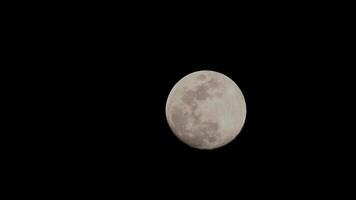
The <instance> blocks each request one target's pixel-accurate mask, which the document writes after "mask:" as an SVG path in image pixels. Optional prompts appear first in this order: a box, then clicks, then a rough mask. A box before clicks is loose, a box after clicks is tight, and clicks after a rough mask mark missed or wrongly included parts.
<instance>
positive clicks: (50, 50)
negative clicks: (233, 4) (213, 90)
mask: <svg viewBox="0 0 356 200" xmlns="http://www.w3.org/2000/svg"><path fill="white" fill-rule="evenodd" d="M272 7H273V6H272ZM135 8H136V9H134V11H132V12H128V11H127V12H123V11H122V10H125V9H122V10H120V11H117V10H111V11H107V12H106V10H105V9H104V10H101V9H100V8H98V9H97V10H91V9H85V8H82V7H80V8H78V7H76V8H75V9H73V10H70V11H68V12H65V13H64V14H63V12H62V11H61V12H58V14H53V13H52V15H53V16H52V15H51V17H49V18H47V17H46V16H48V13H46V14H39V15H38V17H35V18H34V19H33V18H23V19H22V23H23V25H24V28H23V31H26V33H28V34H26V35H25V36H23V35H22V34H21V32H19V37H18V38H19V41H20V42H19V43H21V45H23V46H24V48H21V49H20V50H21V51H23V52H25V53H26V52H31V53H28V54H27V55H29V56H28V57H26V58H22V59H23V61H26V62H27V63H31V65H32V66H34V67H31V68H27V69H25V70H19V73H21V74H22V75H25V76H26V75H27V74H33V76H31V77H30V78H29V79H31V84H29V85H25V86H23V88H24V90H28V91H30V92H29V93H28V95H27V96H26V98H28V99H30V100H28V101H26V103H25V104H26V105H27V106H29V107H30V108H29V109H30V112H27V113H28V114H27V115H25V116H24V118H26V116H27V117H28V118H31V119H32V120H34V121H35V123H29V124H28V127H30V128H31V129H33V130H36V134H33V135H27V136H24V137H23V138H24V141H26V140H28V141H30V140H31V141H35V143H33V145H32V147H31V149H34V150H35V151H28V152H25V153H24V154H25V155H26V156H27V157H29V158H30V161H29V162H30V163H33V165H34V166H36V168H37V170H38V171H40V172H43V171H45V172H46V173H45V174H47V176H45V177H46V179H45V180H48V181H52V180H54V179H55V180H58V182H59V183H60V182H62V181H63V182H64V183H63V184H67V185H69V186H68V187H70V188H81V187H82V188H90V187H94V188H95V187H103V188H105V189H107V190H111V189H114V190H116V189H117V188H119V189H120V191H122V192H125V191H126V188H137V190H141V189H147V188H150V187H153V188H156V189H158V190H165V188H170V189H173V191H175V188H176V189H177V191H175V192H177V193H184V194H185V191H188V192H189V191H195V192H197V193H198V194H200V195H203V194H204V195H206V194H208V195H210V192H211V195H213V194H216V193H218V194H220V192H218V191H223V192H222V193H226V194H229V193H230V192H232V193H234V192H237V191H238V192H242V193H244V192H245V193H247V194H249V195H255V194H259V193H263V194H279V195H281V193H280V192H281V191H283V192H285V193H287V194H289V195H293V196H294V195H298V194H304V193H308V192H314V193H315V194H317V193H319V191H320V192H322V191H324V190H325V189H326V188H329V187H330V186H332V185H335V183H337V182H338V180H340V179H341V178H342V177H344V176H343V175H342V172H343V169H344V166H348V164H347V162H348V161H345V158H346V160H347V158H348V155H349V153H350V149H351V146H350V145H346V144H344V140H345V137H344V131H343V126H342V125H339V124H338V122H339V120H341V119H340V118H339V117H338V116H342V115H341V114H338V113H339V111H340V110H342V109H341V107H338V106H336V105H340V103H336V102H339V101H341V103H343V102H344V100H343V98H342V93H343V92H344V91H346V90H347V89H346V88H345V87H343V86H344V85H348V84H349V81H350V78H348V77H349V76H348V75H347V74H348V73H346V68H343V66H346V65H345V64H343V56H347V54H348V53H347V52H346V53H344V52H343V53H341V51H342V48H340V47H339V46H338V45H339V44H340V43H343V41H342V37H340V36H338V31H341V30H343V29H342V28H343V24H342V23H340V21H337V20H335V18H334V16H333V15H331V14H330V13H328V14H320V13H316V12H314V11H315V10H313V9H311V10H303V12H302V13H301V12H300V10H291V9H275V10H270V9H265V8H264V7H263V6H262V5H260V6H257V7H251V8H250V9H247V10H245V9H243V8H239V9H237V10H235V9H234V8H231V9H229V8H228V6H227V7H225V6H223V8H220V7H218V8H216V9H217V10H219V12H213V11H214V10H210V9H204V8H198V7H196V8H188V9H186V10H184V12H183V11H182V12H181V11H180V9H178V8H177V7H174V9H172V10H171V9H162V10H160V11H159V12H158V11H156V10H152V9H148V10H147V9H145V8H144V6H143V7H142V8H141V9H140V8H137V7H135ZM288 8H290V7H288ZM79 11H80V12H79ZM198 11H199V12H198ZM277 11H278V12H277ZM47 12H49V13H51V12H52V10H48V11H47ZM34 15H36V14H34ZM20 36H21V37H20ZM197 70H215V71H218V72H221V73H223V74H225V75H227V76H229V77H230V78H231V79H233V80H234V81H235V82H236V83H237V84H238V86H239V87H240V88H241V90H242V92H243V94H244V96H245V100H246V104H247V118H246V122H245V125H244V127H243V129H242V131H241V133H240V134H239V136H238V137H237V138H236V139H235V140H234V141H233V142H231V143H229V144H228V145H226V146H224V147H222V148H219V149H216V150H212V151H202V150H196V149H192V148H190V147H188V146H186V145H185V144H183V143H182V142H180V141H179V140H178V139H177V138H176V137H175V136H174V135H173V133H172V131H171V130H170V128H169V126H168V124H167V122H166V118H165V103H166V99H167V97H168V94H169V92H170V90H171V88H172V87H173V86H174V84H175V83H176V82H177V81H178V80H179V79H181V78H182V77H183V76H185V75H187V74H188V73H191V72H194V71H197ZM32 83H33V84H32ZM26 105H25V106H26ZM34 105H36V106H34ZM31 113H35V114H31ZM26 119H27V118H26ZM39 162H40V163H43V164H40V165H38V163H39ZM335 165H336V167H334V166H335ZM334 179H336V180H337V181H334ZM72 185H73V186H72ZM180 185H181V186H180ZM180 187H182V188H180ZM317 188H321V189H317ZM254 190H256V191H258V192H256V191H254ZM148 191H149V193H151V192H154V191H155V190H151V189H148ZM179 191H181V192H179ZM131 194H132V195H136V194H133V193H131ZM184 196H185V195H184Z"/></svg>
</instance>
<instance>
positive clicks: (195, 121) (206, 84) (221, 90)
mask: <svg viewBox="0 0 356 200" xmlns="http://www.w3.org/2000/svg"><path fill="white" fill-rule="evenodd" d="M166 118H167V121H168V124H169V126H170V128H171V129H172V131H173V133H174V134H175V135H176V136H177V138H178V139H180V140H181V141H182V142H183V143H185V144H187V145H189V146H190V147H193V148H197V149H204V150H210V149H216V148H219V147H222V146H224V145H226V144H228V143H229V142H231V141H232V140H234V139H235V138H236V136H237V135H238V134H239V133H240V131H241V129H242V127H243V125H244V122H245V119H246V102H245V98H244V96H243V94H242V92H241V90H240V88H239V87H238V86H237V85H236V83H235V82H234V81H233V80H231V79H230V78H229V77H227V76H225V75H224V74H221V73H219V72H215V71H208V70H203V71H197V72H193V73H191V74H188V75H186V76H185V77H183V78H182V79H181V80H179V81H178V82H177V83H176V84H175V85H174V87H173V88H172V90H171V92H170V93H169V95H168V98H167V103H166Z"/></svg>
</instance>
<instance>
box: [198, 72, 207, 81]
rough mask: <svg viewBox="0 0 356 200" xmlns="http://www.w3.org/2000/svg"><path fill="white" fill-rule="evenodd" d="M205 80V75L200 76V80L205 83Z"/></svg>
mask: <svg viewBox="0 0 356 200" xmlns="http://www.w3.org/2000/svg"><path fill="white" fill-rule="evenodd" d="M205 79H206V76H205V75H204V74H200V75H199V76H198V80H201V81H203V80H205Z"/></svg>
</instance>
